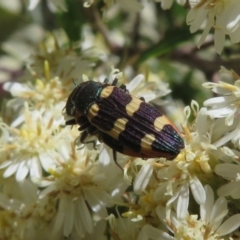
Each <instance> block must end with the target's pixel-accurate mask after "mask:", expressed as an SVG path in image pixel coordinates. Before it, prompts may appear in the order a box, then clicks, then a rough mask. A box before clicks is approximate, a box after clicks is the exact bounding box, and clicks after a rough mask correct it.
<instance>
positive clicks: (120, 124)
mask: <svg viewBox="0 0 240 240" xmlns="http://www.w3.org/2000/svg"><path fill="white" fill-rule="evenodd" d="M127 122H128V120H127V119H126V118H118V119H117V120H116V121H115V123H114V127H113V128H112V129H111V130H110V131H108V132H106V133H108V134H109V135H110V136H111V137H113V138H115V139H118V136H119V134H120V133H121V132H122V131H124V130H125V126H126V124H127Z"/></svg>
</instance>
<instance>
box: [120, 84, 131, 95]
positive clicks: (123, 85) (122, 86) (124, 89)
mask: <svg viewBox="0 0 240 240" xmlns="http://www.w3.org/2000/svg"><path fill="white" fill-rule="evenodd" d="M119 88H121V89H122V90H123V91H124V92H127V93H129V91H128V90H127V87H126V85H125V84H122V85H121V86H120V87H119Z"/></svg>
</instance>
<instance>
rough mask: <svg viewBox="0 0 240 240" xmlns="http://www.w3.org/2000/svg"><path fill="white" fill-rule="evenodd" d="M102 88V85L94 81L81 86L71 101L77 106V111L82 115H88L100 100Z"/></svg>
mask: <svg viewBox="0 0 240 240" xmlns="http://www.w3.org/2000/svg"><path fill="white" fill-rule="evenodd" d="M102 87H103V84H102V83H99V82H94V81H88V82H85V83H82V84H80V85H79V86H78V89H77V90H76V93H75V94H74V95H73V96H72V99H71V101H72V103H73V105H74V106H75V110H76V111H78V112H80V113H82V114H86V113H87V111H88V109H89V108H90V107H91V105H92V104H94V103H95V102H96V100H97V99H98V97H99V94H100V93H101V90H102Z"/></svg>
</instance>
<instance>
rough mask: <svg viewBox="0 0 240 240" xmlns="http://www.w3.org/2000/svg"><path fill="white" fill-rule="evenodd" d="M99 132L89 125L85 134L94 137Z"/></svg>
mask: <svg viewBox="0 0 240 240" xmlns="http://www.w3.org/2000/svg"><path fill="white" fill-rule="evenodd" d="M98 132H99V130H98V129H97V128H96V127H95V126H93V125H90V126H89V127H88V128H87V133H88V134H90V135H95V134H97V133H98Z"/></svg>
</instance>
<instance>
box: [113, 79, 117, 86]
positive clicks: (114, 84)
mask: <svg viewBox="0 0 240 240" xmlns="http://www.w3.org/2000/svg"><path fill="white" fill-rule="evenodd" d="M117 83H118V79H117V78H115V79H114V80H113V82H112V86H117Z"/></svg>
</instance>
